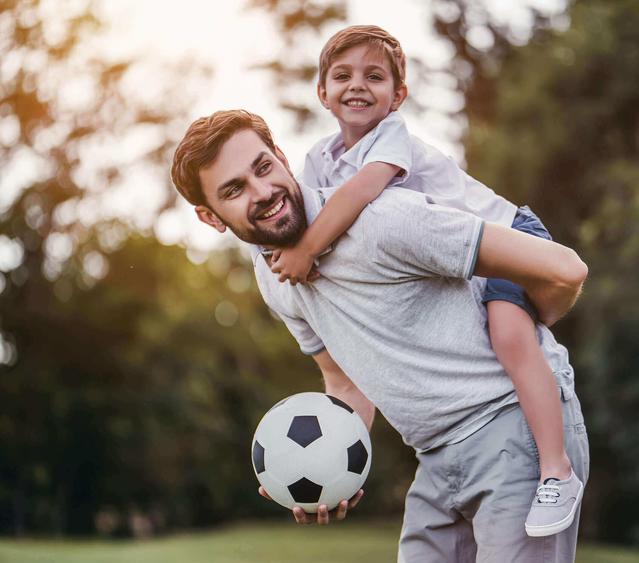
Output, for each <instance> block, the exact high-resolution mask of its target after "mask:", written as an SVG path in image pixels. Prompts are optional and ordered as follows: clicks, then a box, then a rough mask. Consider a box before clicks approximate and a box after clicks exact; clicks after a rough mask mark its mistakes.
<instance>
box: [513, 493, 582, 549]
mask: <svg viewBox="0 0 639 563" xmlns="http://www.w3.org/2000/svg"><path fill="white" fill-rule="evenodd" d="M583 494H584V485H583V483H582V484H581V486H580V487H579V491H578V492H577V500H576V501H575V503H574V504H573V505H572V508H571V509H570V512H569V513H568V516H566V517H565V518H564V519H563V520H559V522H555V523H554V524H548V525H546V526H529V525H528V524H526V533H527V534H528V535H529V536H531V537H533V538H540V537H543V536H552V535H554V534H558V533H559V532H563V531H564V530H565V529H566V528H569V527H570V525H571V524H572V521H573V520H574V519H575V513H576V512H577V508H578V507H579V503H580V502H581V497H582V496H583Z"/></svg>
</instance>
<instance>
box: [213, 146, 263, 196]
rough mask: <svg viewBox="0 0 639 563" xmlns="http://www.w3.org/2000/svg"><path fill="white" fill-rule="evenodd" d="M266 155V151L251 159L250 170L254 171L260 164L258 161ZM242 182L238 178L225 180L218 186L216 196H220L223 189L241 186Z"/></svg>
mask: <svg viewBox="0 0 639 563" xmlns="http://www.w3.org/2000/svg"><path fill="white" fill-rule="evenodd" d="M266 154H268V153H267V152H266V151H260V152H259V153H258V155H257V156H256V157H255V158H254V159H253V162H251V170H255V168H257V165H258V164H259V163H260V161H261V160H262V158H264V155H266ZM242 182H244V180H243V179H242V178H238V177H236V178H231V179H230V180H227V181H226V182H224V183H223V184H220V185H219V186H218V188H217V193H218V195H221V194H222V192H223V191H224V190H225V189H227V188H230V187H231V186H236V185H238V184H241V183H242Z"/></svg>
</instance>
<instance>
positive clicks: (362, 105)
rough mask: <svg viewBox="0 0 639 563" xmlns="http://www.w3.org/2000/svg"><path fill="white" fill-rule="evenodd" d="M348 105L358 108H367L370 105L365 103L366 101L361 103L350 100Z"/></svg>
mask: <svg viewBox="0 0 639 563" xmlns="http://www.w3.org/2000/svg"><path fill="white" fill-rule="evenodd" d="M346 105H349V106H355V107H358V108H363V107H366V106H367V105H368V102H364V101H361V100H349V101H348V102H346Z"/></svg>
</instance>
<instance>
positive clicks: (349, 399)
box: [313, 349, 375, 431]
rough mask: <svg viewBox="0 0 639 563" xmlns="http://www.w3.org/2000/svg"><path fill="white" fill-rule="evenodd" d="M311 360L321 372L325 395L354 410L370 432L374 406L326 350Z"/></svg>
mask: <svg viewBox="0 0 639 563" xmlns="http://www.w3.org/2000/svg"><path fill="white" fill-rule="evenodd" d="M313 359H314V360H315V362H316V363H317V365H318V366H319V368H320V370H321V371H322V376H323V377H324V385H325V389H326V394H327V395H332V396H333V397H337V398H338V399H341V400H342V401H344V402H345V403H346V404H348V405H350V406H351V407H353V409H355V411H356V412H357V414H359V416H360V417H361V418H362V420H363V421H364V424H366V428H368V430H369V431H370V429H371V427H372V426H373V419H374V418H375V405H373V403H371V402H370V401H369V400H368V399H367V398H366V396H365V395H364V393H362V392H361V391H360V390H359V387H357V385H355V384H354V383H353V382H352V381H351V380H350V378H349V377H348V376H347V375H346V374H345V373H344V372H343V371H342V368H340V367H339V365H338V364H337V362H335V360H333V358H332V357H331V355H330V354H329V353H328V351H327V350H326V349H324V350H322V351H321V352H319V353H317V354H315V355H314V356H313Z"/></svg>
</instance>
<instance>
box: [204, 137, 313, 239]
mask: <svg viewBox="0 0 639 563" xmlns="http://www.w3.org/2000/svg"><path fill="white" fill-rule="evenodd" d="M278 157H279V158H278ZM280 158H281V160H280ZM200 181H201V183H202V189H203V191H204V195H205V197H206V200H207V203H208V205H209V207H206V206H198V207H197V208H196V212H197V214H198V216H199V218H200V220H202V221H204V222H205V223H208V224H209V225H212V226H213V227H215V228H216V229H218V230H219V231H221V232H222V231H224V230H225V228H226V227H228V228H229V229H231V231H233V233H235V235H236V236H237V237H238V238H240V239H241V240H243V241H245V242H249V243H252V244H261V245H264V246H278V247H279V246H291V245H293V244H295V243H296V242H297V241H298V240H299V238H300V237H301V235H302V233H303V232H304V229H305V228H306V216H305V214H304V201H303V199H302V194H301V192H300V189H299V186H298V185H297V182H295V180H294V178H293V176H292V174H291V173H290V171H289V169H288V166H287V164H286V160H285V159H284V155H283V154H281V152H279V151H278V153H277V154H274V153H273V151H272V150H271V149H269V148H268V146H267V145H266V144H265V143H264V141H262V139H260V137H259V135H258V134H257V133H255V131H253V130H251V129H243V130H241V131H238V132H237V133H235V134H234V135H233V136H232V137H231V138H230V139H229V140H228V141H227V142H226V143H224V145H223V146H222V148H221V150H220V152H219V154H218V156H217V158H216V159H215V161H214V162H213V163H212V164H211V165H209V166H208V167H207V168H203V169H201V170H200Z"/></svg>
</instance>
